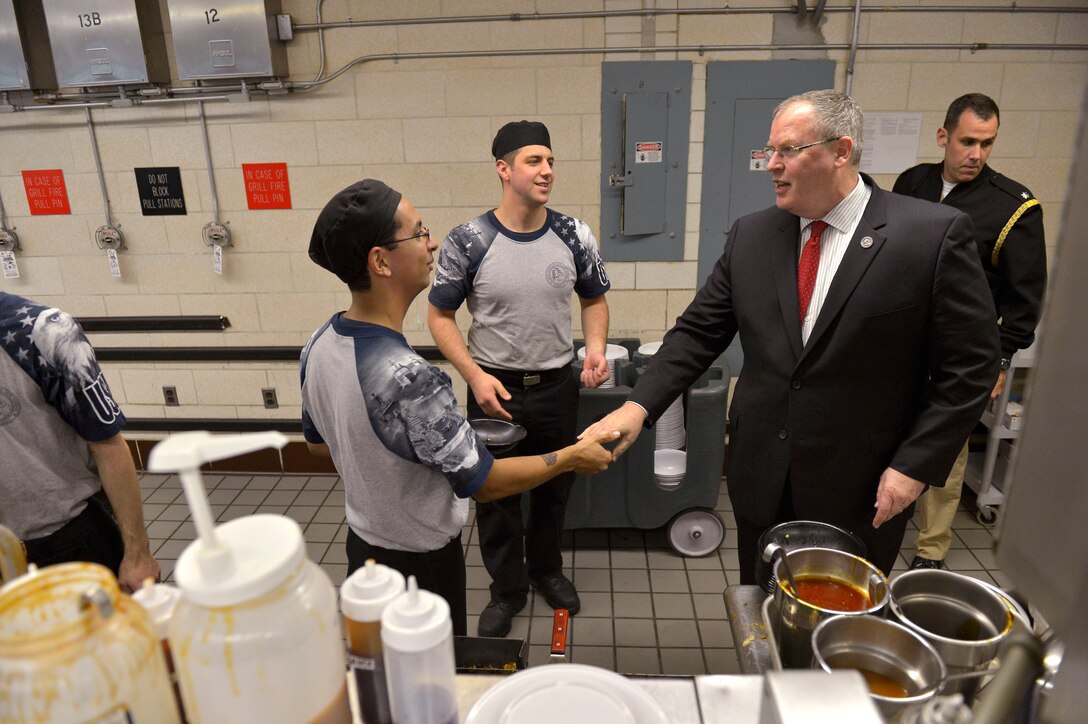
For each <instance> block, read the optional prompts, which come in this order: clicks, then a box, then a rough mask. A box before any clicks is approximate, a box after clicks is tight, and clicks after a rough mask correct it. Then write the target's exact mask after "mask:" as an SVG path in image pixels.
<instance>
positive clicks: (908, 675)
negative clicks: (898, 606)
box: [812, 616, 946, 719]
mask: <svg viewBox="0 0 1088 724" xmlns="http://www.w3.org/2000/svg"><path fill="white" fill-rule="evenodd" d="M812 652H813V656H814V661H813V663H814V665H815V666H816V667H818V668H821V669H823V670H824V671H827V672H829V673H830V672H831V671H833V670H834V669H861V670H865V671H869V672H872V673H873V674H876V675H878V676H882V677H885V678H887V679H889V680H890V681H891V682H892V683H893V684H897V685H899V686H901V687H902V688H903V689H904V690H905V692H906V696H903V697H899V696H887V695H882V694H879V693H876V692H874V691H872V685H870V694H869V695H870V696H871V697H872V699H873V701H874V702H875V703H876V705H877V707H878V708H879V709H880V712H881V713H882V714H883V715H884V716H885V717H888V718H889V719H891V718H892V717H893V716H895V715H896V714H897V713H899V712H901V711H902V710H903V709H905V708H906V707H908V706H911V705H914V704H919V703H921V702H924V701H927V700H928V699H931V698H933V696H934V695H936V694H937V692H938V690H939V689H940V687H941V684H942V683H943V681H944V678H945V675H946V674H945V666H944V663H943V662H942V661H941V657H940V655H939V654H938V653H937V651H936V649H934V648H933V646H932V645H931V644H930V643H929V642H928V641H926V640H925V639H924V638H923V637H922V636H920V635H919V634H917V633H915V632H914V631H911V630H910V629H909V628H907V627H906V626H903V625H901V624H898V623H893V622H892V621H888V620H886V619H883V618H877V617H876V616H836V617H834V618H829V619H827V620H826V621H823V622H821V623H820V624H819V625H818V626H816V629H815V630H814V631H813V632H812Z"/></svg>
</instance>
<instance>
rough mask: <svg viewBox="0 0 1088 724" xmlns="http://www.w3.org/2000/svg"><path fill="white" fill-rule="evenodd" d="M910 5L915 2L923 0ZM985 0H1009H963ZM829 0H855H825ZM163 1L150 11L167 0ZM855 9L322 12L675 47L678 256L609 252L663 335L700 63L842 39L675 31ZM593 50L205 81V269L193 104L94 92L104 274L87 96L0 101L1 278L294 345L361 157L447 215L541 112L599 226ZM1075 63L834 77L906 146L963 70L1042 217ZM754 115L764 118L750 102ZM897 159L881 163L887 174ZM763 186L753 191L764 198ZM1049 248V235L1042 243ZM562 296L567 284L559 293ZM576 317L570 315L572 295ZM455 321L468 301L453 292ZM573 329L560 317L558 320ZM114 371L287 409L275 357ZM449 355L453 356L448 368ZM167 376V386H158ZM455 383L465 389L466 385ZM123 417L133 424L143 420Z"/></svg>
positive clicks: (435, 219) (259, 341)
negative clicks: (265, 197)
mask: <svg viewBox="0 0 1088 724" xmlns="http://www.w3.org/2000/svg"><path fill="white" fill-rule="evenodd" d="M1081 2H1082V0H1038V2H1037V3H1036V2H1035V0H1030V1H1029V2H1023V0H1021V2H1019V3H1018V5H1031V4H1040V5H1047V6H1055V5H1068V6H1078V5H1080V4H1081ZM885 4H887V5H895V6H900V7H902V6H905V5H911V4H917V3H912V2H910V1H909V0H908V1H906V2H904V0H894V1H892V0H887V1H886V2H885V1H884V0H865V2H864V7H873V6H878V5H885ZM922 4H927V3H922ZM963 4H964V5H967V4H970V5H974V6H980V7H987V6H989V7H997V6H1007V2H1005V0H992V1H987V0H971V2H970V3H967V2H964V3H963ZM283 5H284V11H285V12H289V13H290V14H291V15H292V17H293V18H294V20H295V22H298V23H308V22H313V21H314V20H315V16H314V11H315V8H314V6H315V3H314V2H313V0H285V2H284V3H283ZM710 5H715V4H714V3H705V2H701V1H698V0H693V1H692V2H687V1H686V0H656V2H655V0H642V1H641V2H640V0H604V1H603V2H602V1H600V0H598V1H597V2H590V1H588V0H535V1H534V0H413V1H412V2H404V1H403V0H350V1H349V0H329V1H328V2H326V3H325V4H324V11H323V12H324V19H325V20H326V21H333V20H345V19H348V18H352V19H355V20H375V19H396V18H404V17H408V16H418V17H438V16H464V15H494V14H512V13H522V14H531V13H534V12H542V13H544V12H562V11H584V10H591V9H631V8H636V9H637V8H641V7H657V8H669V7H677V6H681V7H706V6H710ZM732 5H733V6H734V7H735V8H742V7H744V8H752V7H766V8H777V9H782V8H787V7H791V6H792V5H793V3H792V2H788V1H787V0H742V2H740V3H734V4H732ZM834 5H837V6H840V7H842V6H852V5H853V3H845V2H842V1H841V0H840V2H838V3H835V4H834ZM163 12H164V15H166V14H167V13H166V10H165V7H164V10H163ZM851 24H852V15H851V14H850V13H833V12H828V13H827V14H826V15H825V18H824V22H823V23H822V24H821V25H820V26H819V27H818V28H808V27H798V25H797V22H796V20H795V18H794V16H792V15H790V14H779V15H770V14H754V15H749V14H730V15H722V16H714V17H707V16H695V17H688V16H680V17H678V16H675V15H663V16H660V17H657V18H641V17H620V18H608V19H585V20H547V21H529V20H522V21H519V22H513V21H505V22H492V23H446V24H438V25H397V26H393V27H371V28H353V29H337V30H330V31H327V32H326V33H325V45H326V48H327V60H326V65H325V69H326V73H330V72H333V71H336V70H337V69H339V68H341V67H342V66H344V65H345V64H347V63H348V62H350V61H352V60H353V59H355V58H359V57H362V56H374V55H377V54H385V53H401V54H405V53H415V52H426V51H478V50H501V49H521V48H552V47H563V48H599V47H632V46H639V45H642V46H651V45H652V46H655V47H656V48H657V49H658V50H657V52H654V53H646V54H641V55H639V54H619V55H611V54H610V55H608V56H607V58H608V59H609V60H637V59H640V58H641V59H661V60H672V59H681V60H691V61H692V62H693V64H694V93H693V112H692V114H691V149H690V156H689V159H690V166H689V167H690V170H691V171H690V178H689V182H688V211H687V235H686V244H685V259H684V261H680V262H675V263H641V262H638V263H631V262H628V263H618V262H613V263H610V264H609V265H608V271H609V275H610V277H611V279H612V283H613V289H612V291H611V292H610V293H609V307H610V310H611V315H612V328H611V333H612V335H614V336H628V337H630V336H634V337H640V338H642V339H643V340H645V341H649V340H654V339H660V337H661V335H662V334H663V333H664V332H665V330H666V329H667V328H668V327H669V326H670V325H671V323H672V321H673V320H674V319H675V317H676V316H677V315H678V314H679V313H680V312H681V311H682V310H683V308H684V307H685V306H686V304H687V303H688V302H689V301H690V299H691V297H692V295H693V294H694V291H695V289H694V286H695V278H696V249H697V246H698V244H697V238H698V235H697V229H698V220H699V199H700V193H701V172H702V152H703V149H702V142H703V138H704V134H706V133H714V129H704V127H703V109H704V106H705V94H704V90H703V84H704V81H705V77H706V63H707V62H709V61H713V60H751V59H771V58H786V57H830V58H832V59H834V60H836V61H837V71H836V87H838V88H839V89H843V88H844V87H845V76H846V60H847V57H848V56H847V52H846V51H845V50H834V51H829V52H813V51H807V52H805V53H796V52H795V53H790V52H787V51H777V52H776V51H770V50H767V51H744V52H706V53H702V54H700V53H687V52H676V51H670V50H669V49H670V48H675V47H677V46H690V45H704V44H705V45H710V44H714V45H719V44H723V43H726V44H735V45H752V44H769V43H783V44H789V43H820V42H826V43H828V44H846V43H849V40H850V30H851ZM859 40H860V42H861V43H863V44H892V43H896V44H899V43H939V42H947V43H974V42H979V43H1013V42H1015V43H1033V42H1037V43H1085V42H1088V16H1086V15H1070V14H1058V13H1045V14H1030V13H1017V14H1008V13H981V12H969V11H965V12H954V13H928V14H912V13H904V12H887V13H865V14H863V16H862V20H861V25H860V38H859ZM287 48H288V55H289V62H290V69H291V79H292V80H308V79H312V78H313V77H314V76H315V75H316V73H317V71H318V67H319V62H320V60H319V56H318V37H317V34H316V33H315V32H299V33H298V34H297V35H296V37H295V39H294V40H293V41H291V42H290V43H288V46H287ZM604 60H605V56H604V55H603V54H590V55H571V56H549V57H545V56H536V57H534V56H529V57H500V58H464V59H428V60H414V59H400V60H397V61H391V60H376V61H369V62H363V63H360V64H358V65H356V66H355V67H354V68H352V69H351V70H348V71H347V72H345V73H344V74H343V75H341V76H340V77H338V78H337V79H335V80H333V81H331V82H329V83H328V84H326V85H324V86H322V87H320V88H319V89H317V90H314V91H311V92H306V93H297V94H292V95H288V96H280V97H275V98H271V99H267V98H259V99H257V100H254V101H252V102H250V103H208V104H206V112H207V117H208V126H209V134H210V139H211V150H212V158H213V165H214V171H215V177H216V183H217V185H218V190H219V204H220V209H221V212H220V218H221V219H222V220H223V221H226V222H229V226H230V229H231V231H232V233H233V237H234V246H233V247H231V248H230V249H228V250H227V251H226V253H225V261H224V265H225V273H224V274H223V275H222V276H216V275H215V274H214V273H213V271H212V254H211V252H210V250H209V249H208V248H207V247H205V246H204V245H203V243H202V241H201V238H200V230H201V227H203V225H204V224H205V223H207V222H208V221H210V220H211V197H210V191H209V181H208V174H207V171H206V169H205V162H204V153H203V148H202V144H201V139H200V128H199V124H198V121H197V109H196V106H195V105H193V104H184V105H182V104H177V105H163V106H143V107H138V108H132V109H123V110H119V109H95V110H93V111H92V116H93V119H94V123H95V127H96V131H97V136H98V143H99V150H100V154H101V159H102V163H103V164H104V166H105V170H106V185H107V191H108V194H109V198H110V206H111V209H112V213H113V216H114V219H115V220H116V221H117V222H120V224H121V228H122V231H123V232H124V234H125V237H126V241H127V249H126V250H124V251H123V252H121V269H122V274H123V276H122V278H121V279H119V280H118V279H114V278H112V277H111V276H110V274H109V269H108V266H107V260H106V257H105V254H104V253H103V252H102V251H100V250H98V249H97V248H96V247H95V245H94V243H93V241H92V237H93V233H94V230H95V229H96V228H98V227H99V226H100V225H101V224H102V223H103V222H104V219H103V211H102V199H101V195H100V193H99V185H98V179H97V177H96V173H95V169H94V162H93V156H92V152H91V148H90V146H89V142H88V131H87V128H86V125H85V119H84V114H83V111H82V110H69V111H58V112H54V111H43V112H33V113H30V112H26V113H14V114H0V194H2V198H3V201H4V205H5V207H6V211H7V214H8V218H9V224H12V225H14V226H16V227H17V232H18V234H19V236H20V238H21V240H22V243H23V252H22V253H21V254H20V255H19V256H18V263H19V267H20V270H21V274H22V276H21V278H20V279H18V280H4V281H2V282H0V283H2V284H3V288H4V289H6V290H9V291H11V292H14V293H18V294H22V295H25V296H29V297H32V298H34V299H37V300H39V301H42V302H46V303H48V304H51V305H54V306H58V307H61V308H64V309H66V310H68V311H70V312H71V313H73V314H75V315H77V316H79V315H85V316H105V315H150V314H165V315H172V314H223V315H226V316H227V317H229V318H230V321H231V325H232V326H231V328H230V329H229V330H227V331H226V332H222V333H191V334H158V335H150V334H148V335H144V334H125V335H121V334H95V335H92V341H93V342H94V343H95V344H96V345H97V346H143V345H152V346H180V345H300V344H302V343H304V342H305V340H306V339H307V338H308V336H309V334H310V333H311V332H312V331H313V330H314V329H315V328H316V327H317V326H319V325H320V324H321V323H322V322H323V321H324V320H326V319H327V318H328V317H329V315H330V314H331V313H333V312H335V311H337V310H340V309H343V308H345V307H346V306H347V304H348V301H349V298H348V295H347V292H346V290H345V289H344V288H343V286H342V285H340V284H339V282H338V281H337V280H336V279H335V278H334V277H333V276H332V275H331V274H328V273H327V272H325V271H324V270H322V269H319V268H318V267H316V266H315V265H314V264H312V263H311V262H310V261H309V259H308V258H307V256H306V246H307V243H308V240H309V236H310V230H311V228H312V224H313V221H314V219H315V217H316V215H317V212H318V210H319V209H320V208H321V207H322V205H323V204H324V203H325V201H326V200H327V199H328V198H329V197H330V196H331V195H332V194H333V193H335V192H336V191H337V190H339V189H340V188H342V187H344V186H345V185H347V184H349V183H351V182H353V181H355V180H357V179H359V178H362V177H364V176H373V177H377V178H382V179H384V180H386V181H387V182H389V183H390V184H391V185H393V186H394V187H396V188H398V189H400V190H402V191H403V192H404V193H405V194H406V195H407V196H408V197H409V198H410V199H411V200H412V201H413V202H414V204H415V205H416V207H417V208H419V210H420V211H421V213H422V215H423V218H424V223H425V224H427V225H428V226H430V228H431V229H432V230H433V231H434V232H436V233H438V234H440V235H444V234H445V233H446V231H448V230H449V229H450V228H451V227H452V226H454V225H456V224H458V223H460V222H462V221H464V220H466V219H468V218H470V217H472V216H474V215H476V214H478V213H480V212H481V211H483V210H485V209H487V208H491V207H493V206H494V205H495V203H497V201H498V197H499V183H498V181H497V179H496V178H495V175H494V170H493V164H492V163H491V159H490V157H489V154H488V151H489V149H490V142H491V138H492V136H493V134H494V132H495V131H496V130H497V129H498V128H499V127H500V126H501V125H502V124H503V123H505V122H507V121H509V120H513V119H519V118H534V119H540V120H543V121H545V122H546V123H547V124H548V125H549V127H550V129H551V132H552V139H553V145H554V150H555V154H556V158H557V182H556V187H555V191H554V193H553V196H552V206H554V207H555V208H557V209H559V210H562V211H564V212H566V213H570V214H573V215H575V216H579V217H581V218H583V219H585V220H586V221H587V222H588V223H589V224H590V226H591V227H592V228H594V229H597V228H598V226H599V215H600V211H599V204H600V191H599V189H600V179H599V158H600V65H601V63H602V62H603V61H604ZM1086 81H1088V53H1084V52H1064V51H1051V50H1043V51H1038V50H1020V51H993V50H980V51H978V52H975V53H972V52H969V51H961V50H941V51H935V52H934V51H910V50H898V51H891V50H865V51H862V52H860V53H859V55H858V59H857V64H856V67H855V73H854V80H853V94H854V96H855V97H856V98H857V99H858V101H859V102H860V103H861V105H862V107H863V108H864V109H865V110H866V111H920V112H922V113H923V131H922V141H921V143H920V145H919V152H918V153H919V159H920V160H937V159H938V158H939V149H938V148H937V146H936V143H935V141H934V137H935V134H936V129H937V127H938V126H939V124H940V122H941V120H942V118H943V114H944V109H945V108H946V106H947V104H948V102H949V101H951V100H952V98H954V97H955V96H957V95H960V94H961V93H964V92H968V91H982V92H985V93H987V94H989V95H991V96H993V97H994V98H995V99H996V100H997V102H998V103H999V105H1000V106H1001V109H1002V124H1001V133H1000V137H999V140H998V143H997V147H996V151H995V152H994V154H993V156H992V158H991V165H992V166H994V167H995V168H997V169H998V170H1000V171H1003V172H1005V173H1007V174H1008V175H1010V176H1012V177H1014V178H1016V179H1017V180H1019V181H1021V182H1023V183H1025V184H1027V185H1028V186H1029V187H1030V188H1032V190H1033V191H1034V192H1035V193H1036V194H1037V195H1038V197H1039V198H1040V200H1041V201H1042V203H1043V207H1044V209H1045V213H1046V229H1047V235H1048V240H1050V241H1051V243H1053V242H1054V241H1055V240H1056V239H1057V237H1058V232H1059V229H1060V226H1061V220H1062V217H1063V208H1062V206H1063V201H1064V195H1065V185H1066V178H1067V175H1068V171H1069V165H1070V156H1071V154H1072V150H1073V149H1072V144H1073V140H1074V137H1075V131H1076V128H1077V126H1078V124H1079V122H1080V103H1081V98H1082V95H1083V92H1084V88H1085V85H1086ZM768 125H769V119H768ZM260 162H286V163H287V165H288V170H289V174H290V186H291V197H292V203H293V208H292V209H290V210H279V211H249V210H248V209H247V205H246V199H245V193H244V187H243V182H242V173H241V164H243V163H260ZM141 166H180V167H181V169H182V181H183V186H184V189H185V196H186V204H187V207H188V215H187V216H173V217H145V216H142V215H141V214H140V210H139V198H138V196H137V193H136V185H135V180H134V176H133V168H134V167H141ZM49 168H60V169H63V171H64V174H65V180H66V182H67V187H68V193H69V196H70V199H71V208H72V214H71V215H68V216H35V217H31V216H30V215H29V211H28V207H27V200H26V195H25V193H24V190H23V186H22V180H21V176H20V172H21V171H22V170H24V169H49ZM893 180H894V177H893V176H890V175H888V176H880V177H878V178H877V181H878V182H879V183H880V184H881V185H883V186H884V187H886V188H887V187H890V185H891V183H892V181H893ZM769 203H771V200H770V199H768V204H769ZM1050 252H1051V258H1053V246H1051V248H1050ZM425 305H426V303H425V298H424V297H423V296H421V297H420V298H419V299H418V300H417V302H416V304H415V305H414V306H413V308H412V309H411V310H410V312H409V314H408V319H407V321H406V330H407V335H408V337H409V339H410V341H412V342H413V343H417V344H431V343H432V340H431V338H430V335H429V333H428V331H427V325H426V306H425ZM575 310H577V305H575ZM574 321H575V328H576V330H577V328H578V320H577V314H575V320H574ZM462 322H467V318H465V317H463V315H462ZM576 334H577V331H576ZM104 366H105V369H106V373H107V375H108V378H109V381H110V384H111V386H112V388H113V390H114V392H115V394H116V395H117V397H118V399H119V400H120V402H121V403H122V405H123V407H124V409H125V411H126V413H127V414H128V415H129V416H131V417H162V416H166V417H215V418H255V417H257V418H259V417H271V418H297V416H298V414H299V405H300V396H299V391H298V375H297V370H296V368H295V366H294V365H292V364H284V363H275V364H241V363H237V364H205V363H190V364H181V363H169V364H167V363H162V364H114V363H110V364H106V365H104ZM450 372H451V373H452V374H454V375H455V379H456V372H455V371H453V370H452V368H451V369H450ZM163 385H173V386H175V387H176V388H177V391H178V397H179V399H180V401H181V405H180V406H178V407H164V406H163V399H162V387H163ZM263 387H274V388H276V390H277V393H278V396H279V401H280V408H279V409H277V410H265V409H264V408H263V406H262V400H261V393H260V390H261V388H263ZM459 394H460V395H461V396H462V399H463V396H464V386H463V385H460V390H459ZM138 437H146V436H141V435H138Z"/></svg>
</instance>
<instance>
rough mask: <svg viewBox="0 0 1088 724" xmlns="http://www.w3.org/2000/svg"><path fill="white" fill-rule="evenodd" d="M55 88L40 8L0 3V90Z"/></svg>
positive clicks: (7, 1) (3, 0)
mask: <svg viewBox="0 0 1088 724" xmlns="http://www.w3.org/2000/svg"><path fill="white" fill-rule="evenodd" d="M56 86H57V76H56V73H54V72H53V58H52V56H50V54H49V35H48V34H47V33H46V31H45V14H44V13H43V12H42V9H41V6H40V5H35V4H33V3H23V2H20V3H19V7H16V6H15V2H14V0H0V91H12V90H34V89H39V88H56Z"/></svg>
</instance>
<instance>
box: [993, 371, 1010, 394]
mask: <svg viewBox="0 0 1088 724" xmlns="http://www.w3.org/2000/svg"><path fill="white" fill-rule="evenodd" d="M1008 376H1009V372H1008V370H1001V372H1000V373H998V375H997V384H996V385H994V391H993V392H991V393H990V399H991V400H996V399H997V396H998V395H1000V394H1001V390H1003V389H1005V378H1006V377H1008Z"/></svg>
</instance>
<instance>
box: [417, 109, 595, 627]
mask: <svg viewBox="0 0 1088 724" xmlns="http://www.w3.org/2000/svg"><path fill="white" fill-rule="evenodd" d="M551 145H552V144H551V136H550V135H549V133H548V129H547V127H546V126H545V125H544V124H543V123H540V122H538V121H515V122H512V123H507V124H506V125H505V126H503V127H502V128H501V129H499V132H498V133H497V134H496V136H495V140H494V142H493V143H492V146H491V154H492V156H494V158H495V171H496V173H497V174H498V176H499V179H500V181H501V182H502V201H501V202H500V204H499V206H498V208H496V209H493V210H492V211H488V212H487V213H485V214H483V215H481V216H478V217H476V218H475V219H473V220H471V221H469V222H467V223H464V224H462V225H461V226H458V227H457V228H455V229H454V230H453V231H451V232H450V233H449V235H448V236H447V237H446V240H445V242H444V243H443V246H442V251H441V253H440V255H439V260H438V271H437V272H436V274H435V280H434V286H433V287H432V288H431V292H430V295H429V297H428V299H429V300H430V303H431V307H430V311H429V313H428V322H429V324H430V328H431V334H432V336H433V337H434V339H435V342H436V343H437V344H438V347H439V349H441V350H442V353H443V354H444V355H445V356H446V359H448V360H450V362H452V363H453V365H454V366H455V367H456V368H457V371H458V372H460V373H461V376H462V377H463V378H464V379H465V382H467V383H468V385H469V388H470V389H471V395H470V396H469V400H468V415H469V417H470V418H473V417H477V416H484V415H486V416H488V417H497V418H501V419H505V420H511V419H512V420H513V421H514V422H517V423H518V424H520V425H521V426H522V427H524V428H525V429H526V430H528V433H529V434H528V437H527V438H526V439H525V440H524V441H522V442H521V443H520V444H519V447H518V449H517V452H518V453H520V454H523V455H525V454H533V453H539V452H543V451H545V450H550V449H553V448H554V447H556V446H559V445H568V444H570V443H571V442H572V441H574V439H575V437H576V435H577V432H578V430H577V425H578V384H577V380H576V379H575V375H574V372H573V370H572V368H571V362H572V360H573V358H574V348H573V341H572V332H571V323H570V320H571V294H572V292H573V293H575V294H577V295H578V301H579V303H580V305H581V321H582V334H583V336H584V338H585V340H586V357H585V362H584V364H583V365H582V372H581V380H582V384H584V385H585V386H586V387H597V386H598V385H600V384H601V383H602V382H604V381H606V380H607V379H608V377H609V371H608V363H607V361H606V359H605V345H606V339H607V337H608V304H607V302H606V301H605V292H607V291H608V289H609V286H610V285H609V282H608V276H607V275H606V274H605V271H604V264H603V263H602V262H601V258H600V256H599V255H598V253H597V242H596V239H594V237H593V233H592V232H591V231H590V230H589V227H588V226H587V225H586V224H585V223H584V222H582V221H579V220H578V219H575V218H572V217H570V216H565V215H563V214H560V213H558V212H556V211H553V210H552V209H549V208H548V207H547V206H546V204H547V203H548V199H549V198H550V196H551V191H552V186H553V183H554V181H555V169H554V163H555V159H554V157H553V155H552V150H551ZM466 302H467V304H468V309H469V312H471V314H472V325H471V327H470V329H469V332H468V344H467V345H466V344H465V339H464V337H463V336H462V335H461V330H460V329H458V327H457V322H456V319H455V315H456V312H457V309H458V308H459V307H460V306H461V305H462V304H463V303H466ZM573 482H574V475H573V474H569V475H564V476H559V477H557V478H556V479H555V480H554V481H552V482H551V483H549V484H548V485H543V486H541V487H539V488H536V489H534V490H533V492H532V493H531V494H530V500H529V517H528V525H527V526H526V525H524V524H523V522H522V513H521V501H520V500H519V498H520V496H512V497H510V498H505V499H503V500H500V501H496V502H493V503H488V504H485V505H478V506H477V514H476V525H477V529H478V530H479V533H480V549H481V553H482V554H483V559H484V565H485V566H486V567H487V570H488V573H490V574H491V578H492V584H491V600H490V602H489V603H488V605H487V607H486V608H485V609H484V611H483V613H482V614H481V615H480V622H479V629H478V631H479V635H481V636H505V635H506V634H507V633H509V631H510V626H511V621H512V620H513V618H514V616H515V615H517V613H518V612H519V611H520V610H521V609H522V608H523V607H524V606H525V604H526V602H527V599H528V592H529V584H530V582H532V585H533V587H534V588H536V589H537V590H538V591H540V593H541V594H542V595H543V596H544V599H545V600H546V601H547V602H548V604H549V605H551V606H552V607H553V608H565V609H567V610H569V611H570V613H571V614H572V615H573V614H576V613H578V610H579V608H580V606H581V602H580V600H579V598H578V593H577V591H576V590H575V588H574V585H573V584H572V583H571V582H570V581H569V580H568V579H567V577H566V576H564V575H563V556H562V553H561V551H560V548H559V542H560V536H561V534H562V530H563V516H564V512H565V510H566V503H567V498H568V496H569V494H570V488H571V485H572V484H573Z"/></svg>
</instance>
